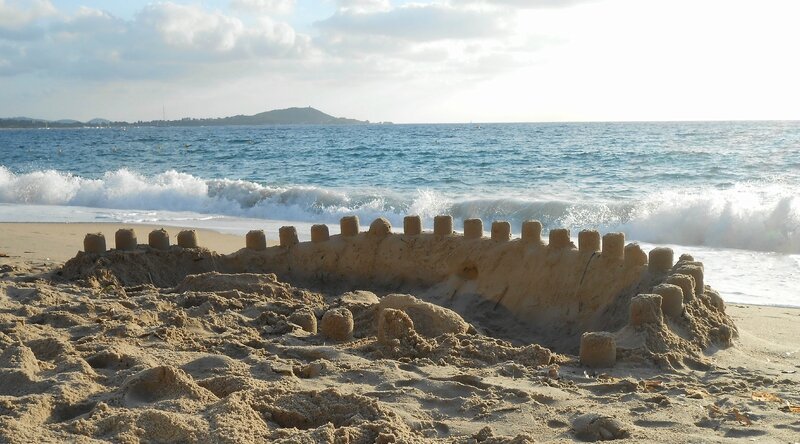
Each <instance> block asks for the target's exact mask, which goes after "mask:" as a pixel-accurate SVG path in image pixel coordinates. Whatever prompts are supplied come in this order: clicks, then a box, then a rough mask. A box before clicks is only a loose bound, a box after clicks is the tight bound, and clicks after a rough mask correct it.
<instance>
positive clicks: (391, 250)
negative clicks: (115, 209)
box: [85, 216, 735, 366]
mask: <svg viewBox="0 0 800 444" xmlns="http://www.w3.org/2000/svg"><path fill="white" fill-rule="evenodd" d="M433 222H434V223H433V231H432V232H425V231H423V230H422V226H423V225H422V221H421V219H420V218H419V217H418V216H408V217H406V218H405V220H404V223H403V233H395V232H393V230H392V227H391V224H390V223H389V221H388V220H386V219H383V218H379V219H376V220H375V221H373V222H372V223H371V224H370V226H369V227H368V229H366V230H364V229H362V227H361V226H360V221H359V219H358V218H357V217H356V216H349V217H344V218H342V219H341V222H340V232H341V234H338V235H330V230H329V229H328V227H327V226H326V225H314V226H313V227H311V233H310V234H311V241H309V242H299V240H298V234H297V230H296V228H295V227H282V228H281V229H280V230H279V233H278V239H279V244H278V245H277V246H271V247H268V246H267V245H268V244H267V236H266V235H265V233H264V232H263V231H261V230H255V231H251V232H249V233H247V235H246V237H245V248H243V249H241V250H239V251H237V252H235V253H232V254H229V255H218V254H216V253H212V252H209V251H207V250H203V249H198V248H195V247H197V245H201V243H198V239H197V235H196V233H195V232H194V231H184V232H181V233H180V234H179V235H178V236H177V238H178V244H179V246H170V242H169V238H168V236H166V232H164V231H162V230H156V231H154V232H153V233H150V235H149V237H148V240H149V248H148V247H140V248H139V249H136V248H132V245H135V242H136V241H135V239H136V235H135V233H133V231H132V230H120V232H118V233H117V235H116V239H115V240H116V246H117V249H116V250H112V251H114V252H115V254H128V255H137V254H138V255H149V256H157V257H160V258H162V259H163V260H162V262H161V263H160V265H159V267H166V268H169V267H172V268H175V269H179V270H180V272H179V273H177V275H176V277H175V278H174V279H182V278H183V277H184V276H185V275H187V274H194V273H201V272H207V271H219V272H226V273H242V272H248V273H275V274H277V275H278V276H281V277H282V278H284V279H287V280H289V281H292V282H300V283H310V284H312V285H313V284H325V285H334V284H335V285H339V286H344V287H345V288H350V289H372V290H376V291H382V292H400V291H403V292H409V293H414V294H417V295H421V296H423V297H424V298H426V299H428V300H431V301H434V302H436V303H439V304H441V305H445V306H449V307H451V308H453V309H454V310H456V311H458V312H460V313H461V314H462V315H464V316H466V317H470V316H472V317H479V318H481V319H483V320H484V321H486V322H485V323H486V324H487V325H492V326H496V327H497V328H498V329H503V328H519V329H525V331H529V332H530V335H529V338H530V340H537V341H539V342H540V343H543V344H545V345H549V346H551V347H555V348H556V349H561V350H565V351H572V352H575V351H577V350H578V348H579V347H581V348H585V349H586V350H581V356H582V357H584V356H585V358H584V359H585V361H586V362H585V364H586V365H590V366H604V365H606V364H607V363H608V362H609V360H610V359H611V358H610V357H609V356H610V355H611V354H614V355H619V354H620V353H622V354H624V353H625V350H634V349H637V348H641V347H643V346H648V347H650V349H653V348H656V349H657V348H659V347H661V348H663V351H664V352H668V351H669V350H668V348H669V347H667V346H666V345H664V344H660V343H659V344H660V345H659V344H647V342H648V341H650V340H651V339H652V338H650V336H654V337H662V340H661V342H664V340H663V336H664V335H665V334H666V335H667V336H669V335H673V336H675V338H677V339H674V340H675V341H677V342H680V340H679V339H680V338H689V342H690V343H692V344H694V345H693V346H695V347H696V348H697V350H698V351H699V350H702V349H704V348H706V347H708V346H709V345H710V344H711V343H714V342H716V343H723V344H727V343H729V342H730V339H731V336H732V335H734V334H735V328H734V327H733V324H732V322H731V321H730V319H729V318H728V317H727V316H726V315H725V314H724V304H723V302H722V299H721V298H720V297H719V295H718V294H717V293H716V292H715V291H713V290H712V289H710V288H709V287H706V286H705V284H704V278H703V274H704V268H703V264H702V263H700V262H696V261H694V259H693V258H691V257H689V256H686V255H684V256H681V257H680V258H679V260H678V261H677V262H676V261H675V258H674V254H673V251H672V250H671V249H669V248H655V249H653V250H651V251H650V252H649V254H647V253H645V252H644V251H643V250H642V249H641V248H640V247H639V245H637V244H635V243H628V244H626V243H625V236H624V234H623V233H606V234H604V235H602V236H601V234H600V233H599V232H597V231H592V230H586V231H581V232H580V233H578V236H577V239H578V245H577V246H575V245H574V243H573V242H572V238H571V236H570V232H569V230H567V229H563V228H560V229H553V230H550V232H549V235H548V241H547V242H545V241H544V240H543V239H542V225H541V223H539V222H538V221H528V222H525V223H524V224H522V227H521V237H520V238H518V239H512V236H511V225H510V224H509V223H508V222H505V221H495V222H492V224H491V225H490V229H489V236H486V235H485V232H484V224H483V221H481V220H480V219H467V220H465V221H464V223H463V234H459V233H456V232H455V231H454V228H453V225H454V224H453V218H452V217H451V216H437V217H436V218H434V221H433ZM101 238H102V235H98V234H89V235H87V236H86V239H85V250H86V252H87V253H90V254H93V255H97V254H100V255H103V254H109V253H104V251H105V241H104V239H101ZM192 252H194V253H192ZM187 254H188V255H187ZM168 256H169V257H168ZM204 258H205V259H204ZM128 262H129V264H130V262H131V261H128ZM157 271H158V270H154V271H149V272H148V275H147V277H148V279H149V280H150V281H151V282H153V283H155V284H157V285H158V284H159V283H161V284H162V285H164V286H168V285H175V284H176V282H168V279H167V281H163V280H160V279H161V278H159V277H158V276H159V275H158V274H157V273H156V272H157ZM153 273H156V279H154V278H153ZM128 276H130V272H129V273H128ZM135 280H136V279H134V281H135ZM141 280H142V281H144V282H146V280H145V279H141ZM156 281H159V282H156ZM134 283H142V282H129V283H128V284H134ZM648 329H649V330H654V331H655V330H658V332H656V333H654V334H653V335H650V336H648V335H647V334H643V333H642V332H644V331H645V330H648ZM587 332H616V333H615V334H614V335H612V336H611V337H612V338H613V341H612V342H613V344H611V343H609V340H608V339H607V335H603V334H591V335H584V333H587ZM665 332H666V333H665ZM581 338H583V339H581ZM668 339H669V338H668ZM669 340H672V339H669ZM669 340H667V342H669ZM651 342H652V341H651ZM589 349H592V350H595V351H594V352H592V351H589ZM602 350H605V351H604V352H603V351H602Z"/></svg>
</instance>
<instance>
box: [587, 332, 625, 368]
mask: <svg viewBox="0 0 800 444" xmlns="http://www.w3.org/2000/svg"><path fill="white" fill-rule="evenodd" d="M580 360H581V365H584V366H586V367H592V368H608V367H613V366H614V364H615V363H616V361H617V344H616V340H615V339H614V335H613V334H611V333H608V332H604V331H601V332H586V333H584V334H583V335H582V336H581V347H580Z"/></svg>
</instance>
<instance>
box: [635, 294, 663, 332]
mask: <svg viewBox="0 0 800 444" xmlns="http://www.w3.org/2000/svg"><path fill="white" fill-rule="evenodd" d="M662 322H664V316H663V314H662V312H661V295H657V294H640V295H637V296H634V298H633V299H631V312H630V324H631V325H633V326H639V325H644V324H660V323H662Z"/></svg>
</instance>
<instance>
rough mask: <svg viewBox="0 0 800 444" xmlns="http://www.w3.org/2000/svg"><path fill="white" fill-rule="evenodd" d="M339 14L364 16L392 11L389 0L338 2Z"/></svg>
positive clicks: (348, 0) (345, 0)
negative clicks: (370, 13)
mask: <svg viewBox="0 0 800 444" xmlns="http://www.w3.org/2000/svg"><path fill="white" fill-rule="evenodd" d="M336 3H337V6H338V10H339V12H343V13H354V14H363V13H369V12H384V11H389V10H391V9H392V4H391V3H390V2H389V0H338V1H337V2H336Z"/></svg>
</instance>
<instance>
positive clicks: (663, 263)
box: [648, 247, 674, 273]
mask: <svg viewBox="0 0 800 444" xmlns="http://www.w3.org/2000/svg"><path fill="white" fill-rule="evenodd" d="M673 260H674V254H673V252H672V248H668V247H656V248H653V249H652V250H650V261H649V266H648V269H649V270H650V272H652V273H666V272H668V271H669V270H670V269H671V268H672V263H673Z"/></svg>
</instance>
